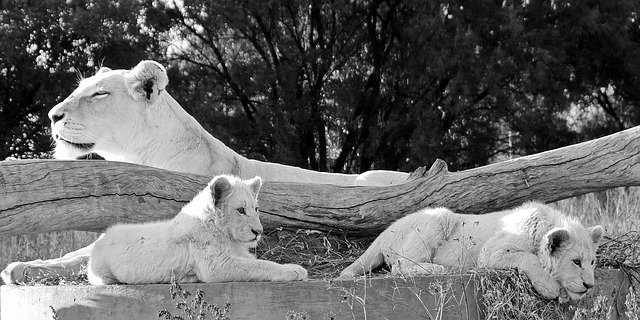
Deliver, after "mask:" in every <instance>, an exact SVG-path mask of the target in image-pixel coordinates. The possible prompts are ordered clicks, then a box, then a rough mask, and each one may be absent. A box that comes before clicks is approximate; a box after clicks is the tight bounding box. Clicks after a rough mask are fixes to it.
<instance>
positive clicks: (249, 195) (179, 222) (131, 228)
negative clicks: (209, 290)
mask: <svg viewBox="0 0 640 320" xmlns="http://www.w3.org/2000/svg"><path fill="white" fill-rule="evenodd" d="M261 185H262V180H261V179H260V178H259V177H255V178H253V179H251V180H246V181H243V180H240V179H238V178H235V177H232V176H227V175H221V176H217V177H214V178H213V180H211V182H210V183H209V185H208V186H207V187H206V188H205V189H204V190H203V191H202V192H200V193H199V194H198V195H197V196H196V197H195V198H193V200H191V202H189V203H188V204H187V205H185V206H184V207H183V208H182V210H181V211H180V213H178V215H177V216H176V217H175V218H173V219H172V220H168V221H162V222H151V223H144V224H127V225H117V226H114V227H112V228H110V229H108V230H107V232H106V233H105V234H104V235H103V236H102V237H101V238H100V239H99V240H98V241H97V242H96V244H95V246H94V248H93V250H92V252H91V258H90V259H89V267H88V276H89V282H90V283H91V284H112V283H129V284H140V283H167V282H169V281H170V280H171V277H172V275H175V277H176V280H177V281H178V282H200V281H204V282H224V281H290V280H304V279H306V278H307V271H306V270H305V269H304V268H302V267H301V266H299V265H295V264H285V265H281V264H277V263H275V262H271V261H266V260H258V259H256V258H255V256H253V255H252V254H251V253H250V252H249V250H248V249H249V248H253V247H255V246H256V245H257V243H258V240H260V235H261V234H262V225H261V224H260V220H258V204H257V198H258V191H259V190H260V186H261Z"/></svg>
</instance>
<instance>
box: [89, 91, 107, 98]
mask: <svg viewBox="0 0 640 320" xmlns="http://www.w3.org/2000/svg"><path fill="white" fill-rule="evenodd" d="M108 95H109V92H106V91H98V92H95V93H94V94H92V95H91V97H92V98H102V97H106V96H108Z"/></svg>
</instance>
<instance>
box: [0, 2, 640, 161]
mask: <svg viewBox="0 0 640 320" xmlns="http://www.w3.org/2000/svg"><path fill="white" fill-rule="evenodd" d="M6 3H9V4H11V5H6ZM639 7H640V3H638V2H637V1H635V0H616V1H606V0H588V1H569V0H566V1H562V0H558V1H539V0H529V1H515V0H512V1H510V0H505V1H494V0H475V1H462V0H457V1H455V0H440V1H435V0H369V1H358V0H356V1H351V2H334V1H319V0H271V1H229V0H219V1H214V2H211V1H201V0H185V1H151V0H141V1H130V2H126V3H119V4H115V3H111V2H109V1H104V0H82V1H80V0H77V1H67V2H66V5H64V6H61V5H60V4H58V3H55V2H44V3H42V4H41V3H37V4H34V3H31V2H30V1H5V2H3V7H2V11H1V13H0V34H1V35H2V39H1V41H0V47H1V49H2V50H0V71H1V72H0V77H1V78H2V79H1V80H0V98H1V99H0V101H1V102H0V142H2V143H3V147H2V149H1V150H0V158H5V157H7V156H11V155H12V156H29V155H30V154H39V153H42V152H47V151H48V150H49V149H50V142H49V140H48V138H47V131H46V128H47V127H48V123H47V122H48V121H47V119H46V116H45V115H46V112H47V111H48V109H50V108H51V107H52V106H53V105H54V104H55V103H56V102H59V101H61V100H62V99H63V98H64V96H66V94H68V93H69V92H70V91H71V90H72V88H73V86H74V81H75V78H76V77H77V76H76V73H78V72H80V73H82V74H90V73H92V72H93V70H95V69H96V68H97V67H98V66H99V65H100V64H104V65H106V66H109V67H115V68H118V67H122V68H129V67H131V66H133V65H135V64H136V63H137V62H138V61H139V60H141V59H145V58H152V59H157V60H160V61H162V62H163V63H165V64H166V65H167V66H168V71H169V73H170V81H171V83H170V87H169V90H170V92H171V93H172V94H173V95H174V97H176V99H177V100H178V101H179V102H180V103H181V104H182V105H183V107H185V109H187V111H189V112H190V113H191V114H193V115H194V116H195V117H196V119H198V120H199V121H200V122H201V123H202V124H203V126H204V127H205V128H206V129H207V130H209V131H210V132H211V133H212V134H213V135H214V136H216V137H218V138H219V139H221V140H222V141H223V142H224V143H226V144H228V145H229V146H231V147H232V148H233V149H235V150H237V151H239V152H240V153H242V154H245V155H247V156H248V157H251V158H255V159H261V160H268V161H274V162H280V163H286V164H291V165H296V166H300V167H305V168H311V169H314V170H321V171H334V172H360V171H364V170H368V169H391V170H404V171H408V170H413V169H415V168H416V167H417V166H420V165H427V164H429V163H431V162H433V160H434V159H436V158H442V159H444V160H445V161H447V162H448V163H450V165H451V167H452V168H453V169H462V168H469V167H474V166H478V165H483V164H486V163H488V162H491V161H495V160H496V159H501V158H504V157H508V156H513V155H523V154H528V153H533V152H539V151H543V150H548V149H550V148H556V147H560V146H564V145H568V144H571V143H575V142H579V141H583V140H586V139H590V138H594V137H597V136H601V135H604V134H608V133H611V132H614V131H617V130H621V129H624V128H628V127H630V126H633V125H637V124H638V123H639V122H640V110H639V108H638V106H639V102H640V91H639V90H638V84H639V83H638V77H639V76H640V55H639V50H640V22H638V12H639V11H638V9H639Z"/></svg>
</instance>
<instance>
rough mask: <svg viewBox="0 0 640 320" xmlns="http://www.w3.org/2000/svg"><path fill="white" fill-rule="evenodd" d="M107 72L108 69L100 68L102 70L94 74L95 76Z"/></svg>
mask: <svg viewBox="0 0 640 320" xmlns="http://www.w3.org/2000/svg"><path fill="white" fill-rule="evenodd" d="M109 71H111V69H110V68H107V67H102V68H100V70H98V72H96V74H101V73H105V72H109Z"/></svg>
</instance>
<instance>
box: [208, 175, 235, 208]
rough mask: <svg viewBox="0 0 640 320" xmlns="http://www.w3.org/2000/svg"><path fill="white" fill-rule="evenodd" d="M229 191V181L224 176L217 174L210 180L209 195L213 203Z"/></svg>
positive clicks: (221, 199) (222, 199) (221, 198)
mask: <svg viewBox="0 0 640 320" xmlns="http://www.w3.org/2000/svg"><path fill="white" fill-rule="evenodd" d="M230 193H231V183H230V182H229V179H227V177H225V176H217V177H215V178H213V180H212V181H211V197H212V198H213V204H214V205H216V206H217V205H218V204H219V203H220V202H222V201H224V199H225V198H226V197H227V196H229V194H230Z"/></svg>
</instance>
